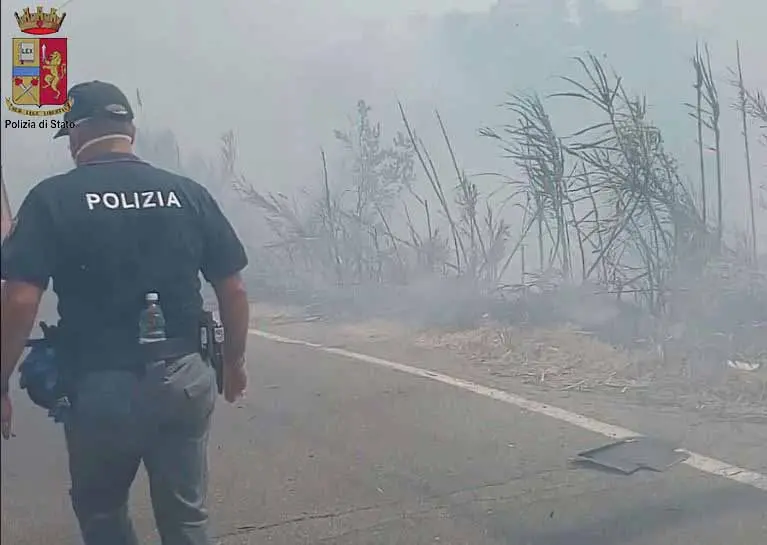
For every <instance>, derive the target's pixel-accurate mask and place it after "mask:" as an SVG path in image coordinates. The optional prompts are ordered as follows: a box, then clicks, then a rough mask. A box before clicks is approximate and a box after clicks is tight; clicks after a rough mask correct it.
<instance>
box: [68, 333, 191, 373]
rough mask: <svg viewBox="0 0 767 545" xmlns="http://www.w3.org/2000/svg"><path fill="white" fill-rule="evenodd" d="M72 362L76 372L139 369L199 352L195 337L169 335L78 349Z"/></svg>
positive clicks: (139, 370)
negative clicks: (150, 340) (139, 341)
mask: <svg viewBox="0 0 767 545" xmlns="http://www.w3.org/2000/svg"><path fill="white" fill-rule="evenodd" d="M78 352H79V354H77V355H76V356H74V358H73V360H74V361H73V362H72V363H73V364H74V368H75V369H76V373H78V374H79V373H83V372H86V373H87V372H95V371H118V370H120V371H122V370H125V371H136V372H139V373H141V372H143V371H144V370H145V369H146V367H147V366H148V365H150V364H152V363H155V362H159V361H164V360H177V359H179V358H182V357H184V356H188V355H189V354H195V353H199V352H200V343H199V341H198V340H197V339H187V338H183V337H180V338H172V339H165V340H161V341H154V342H151V343H145V344H135V345H131V346H129V347H126V346H124V345H121V346H115V347H113V348H110V349H106V348H101V347H100V348H99V350H96V351H91V350H88V349H84V350H80V351H78Z"/></svg>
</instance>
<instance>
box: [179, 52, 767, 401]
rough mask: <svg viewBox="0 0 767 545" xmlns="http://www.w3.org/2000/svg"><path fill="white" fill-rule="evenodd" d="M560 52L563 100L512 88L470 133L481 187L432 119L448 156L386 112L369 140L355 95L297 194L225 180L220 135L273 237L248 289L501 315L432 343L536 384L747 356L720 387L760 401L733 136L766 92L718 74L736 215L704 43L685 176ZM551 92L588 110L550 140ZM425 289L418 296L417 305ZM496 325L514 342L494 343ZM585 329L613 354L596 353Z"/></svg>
mask: <svg viewBox="0 0 767 545" xmlns="http://www.w3.org/2000/svg"><path fill="white" fill-rule="evenodd" d="M576 62H577V67H578V70H579V73H578V75H577V76H575V77H562V78H561V83H562V91H561V92H559V93H556V94H554V95H551V96H547V97H541V96H537V95H535V94H532V95H511V96H510V97H509V98H508V101H507V102H506V104H505V105H504V110H505V113H504V116H509V115H510V116H511V119H512V121H511V122H510V123H507V124H504V125H501V126H498V127H488V128H484V129H482V130H481V134H483V135H484V136H485V137H486V138H487V139H488V141H492V142H494V143H495V145H496V146H498V147H499V148H500V149H501V150H502V151H503V153H504V155H505V157H507V158H508V160H509V162H510V163H509V165H510V168H509V172H510V173H511V174H509V175H506V176H503V177H501V176H499V177H498V180H500V182H499V183H497V184H495V186H494V187H492V188H486V185H485V186H483V187H482V188H481V187H480V185H479V184H478V182H477V181H476V179H475V178H472V177H471V176H469V175H467V173H466V172H465V171H464V170H463V169H462V168H461V166H460V161H459V159H458V157H457V154H456V151H455V150H454V149H453V145H452V143H451V139H450V138H449V134H448V131H447V129H446V126H445V123H444V122H443V119H442V118H441V117H440V115H439V113H437V114H436V123H437V125H438V127H439V129H440V131H441V135H442V138H443V145H444V146H445V149H446V151H447V153H448V156H449V157H450V164H449V169H447V168H444V167H445V165H437V164H436V162H435V160H434V158H433V155H432V154H431V153H430V151H429V148H427V146H426V145H425V143H424V142H423V141H422V140H421V138H420V137H419V136H418V134H417V132H416V130H415V128H414V127H413V126H412V124H411V123H410V120H409V118H408V116H407V113H406V110H405V108H404V106H403V105H402V104H399V112H400V115H401V119H402V126H401V129H400V130H399V131H398V132H396V134H395V135H394V136H393V138H391V139H387V138H386V137H385V136H384V133H383V129H382V127H381V124H380V123H377V122H376V121H375V120H374V119H373V117H372V110H371V108H370V106H369V105H367V104H366V103H365V102H364V101H360V102H359V103H358V105H357V110H356V116H355V118H354V121H353V123H352V124H351V126H350V127H348V128H347V129H346V130H338V131H336V132H335V139H336V140H337V142H338V143H340V144H342V146H343V149H344V150H345V155H344V158H345V159H346V163H345V165H346V167H345V168H344V169H343V171H339V172H337V173H335V174H333V175H331V173H330V172H329V168H328V160H327V157H326V154H325V152H324V151H322V152H321V154H320V157H319V158H318V159H319V160H320V161H321V163H320V164H321V165H322V177H321V179H319V180H318V181H317V183H316V185H315V186H314V187H313V188H309V189H308V190H307V191H305V192H304V193H302V194H301V196H300V198H296V197H291V196H288V195H284V194H282V193H264V192H261V191H259V190H258V189H256V188H255V187H254V186H253V185H251V184H250V183H249V182H248V181H247V178H246V177H244V176H243V175H242V174H240V173H239V172H238V169H237V165H236V156H237V145H236V141H235V139H234V136H233V134H231V133H230V134H228V135H226V136H225V137H224V138H223V139H222V150H221V159H222V161H221V166H220V167H217V173H218V175H219V176H221V177H223V178H224V179H225V180H227V181H231V182H232V184H233V186H234V188H235V190H236V191H237V192H238V194H239V195H240V196H241V198H242V199H243V200H244V201H246V202H248V203H250V204H252V205H253V206H254V207H256V208H257V209H258V210H259V212H260V213H261V214H262V215H263V217H264V219H265V220H266V222H267V225H268V227H269V229H270V230H271V232H272V235H273V242H272V243H271V244H269V245H267V246H265V247H264V248H262V249H261V250H259V255H258V256H257V257H255V258H254V259H253V262H254V263H255V264H256V266H255V267H254V271H252V279H251V280H252V282H253V286H252V289H253V291H254V293H256V294H257V295H258V297H259V298H261V299H267V300H269V299H270V300H273V301H281V302H287V303H298V304H304V305H310V306H311V308H312V312H313V313H314V314H325V315H329V314H334V313H337V312H338V311H343V310H348V309H349V308H352V307H353V308H355V311H357V312H358V315H357V318H359V313H360V312H363V309H362V307H364V311H366V312H367V316H368V317H373V316H377V315H378V316H380V315H387V316H395V317H396V316H405V317H407V316H408V315H412V314H413V313H416V314H417V313H418V311H419V310H420V309H421V307H424V306H429V305H434V306H435V307H436V308H439V309H440V314H442V315H443V316H444V315H445V314H449V315H450V316H454V317H455V318H456V319H455V320H453V323H445V320H443V321H442V322H441V323H440V325H451V326H454V328H455V327H458V328H461V329H467V328H468V329H470V328H471V327H476V326H478V324H479V321H480V320H482V319H485V320H487V319H492V320H494V321H495V322H496V323H500V324H503V325H502V326H498V327H497V328H495V329H494V330H492V331H491V330H488V329H480V330H477V331H475V332H474V333H473V334H470V333H465V332H464V333H455V332H454V333H451V334H450V335H452V336H447V337H445V336H441V337H440V336H439V335H437V336H435V337H433V338H432V340H431V341H430V342H433V343H436V344H437V345H440V346H448V347H452V348H454V349H457V350H461V351H466V352H468V353H470V354H473V355H474V356H475V357H480V358H481V359H483V360H489V359H494V360H495V361H496V362H500V363H498V365H500V369H501V370H500V371H498V372H504V371H502V369H504V368H505V369H509V370H510V371H508V372H514V373H529V374H530V377H529V378H530V379H531V380H538V381H541V380H543V379H541V378H540V377H541V375H547V376H548V380H549V381H559V382H558V386H559V387H562V388H578V389H583V388H588V387H591V386H593V385H594V384H596V382H599V383H600V384H608V383H610V384H611V386H610V387H611V388H612V387H614V388H617V389H619V390H620V389H626V388H630V387H635V386H636V385H637V384H639V383H642V381H645V382H646V381H648V380H651V379H652V380H655V379H657V377H659V376H665V377H666V378H667V379H668V380H671V378H669V377H677V378H679V377H685V380H687V383H688V387H689V384H692V383H693V382H695V380H697V379H694V377H693V376H692V374H694V373H692V371H690V370H691V369H721V370H727V369H728V368H727V366H726V362H727V361H728V360H735V359H740V360H747V361H749V362H758V363H760V364H761V365H762V371H760V372H758V373H756V374H753V375H750V376H749V378H747V379H743V380H744V381H746V382H747V383H748V384H749V386H748V387H744V388H745V390H744V388H741V386H743V384H745V383H743V382H741V383H738V384H739V385H740V386H738V388H734V389H732V388H729V387H728V388H729V389H727V391H737V392H739V393H738V394H737V395H738V396H740V398H742V397H743V395H744V394H743V393H742V392H743V391H747V392H749V393H748V395H746V396H745V399H746V400H747V401H748V402H751V403H756V404H763V403H764V399H765V398H764V396H765V394H764V391H765V377H764V374H763V371H764V369H765V368H767V344H765V342H766V341H765V339H767V310H766V309H767V279H766V277H765V275H764V273H763V272H760V270H759V261H760V253H759V252H760V248H759V239H758V232H757V221H756V218H757V215H758V214H760V213H762V214H763V213H764V212H763V211H764V210H765V209H767V207H766V206H765V202H764V188H760V187H759V182H758V180H759V179H760V178H759V177H760V176H762V178H763V172H755V171H752V167H755V165H752V158H751V153H752V152H751V146H752V145H754V144H756V143H757V142H758V143H759V144H758V145H762V144H767V103H765V98H764V94H763V93H762V92H761V91H759V90H752V89H749V88H748V87H747V86H746V84H745V83H744V76H743V68H742V66H741V63H740V54H739V51H738V57H737V68H736V69H735V70H733V71H732V76H733V78H732V81H731V82H730V83H731V84H732V85H733V86H734V88H735V90H736V91H737V96H738V99H737V101H736V103H735V104H734V110H735V111H736V113H737V114H738V115H739V120H740V123H741V125H742V127H741V128H742V133H743V144H744V146H743V150H744V154H743V158H744V160H745V161H746V164H747V166H748V169H747V171H748V176H747V180H744V181H743V183H744V184H748V195H749V196H750V202H749V208H748V210H749V217H748V218H747V221H746V222H745V224H744V225H739V224H738V222H736V221H732V220H733V219H732V218H731V221H730V222H728V220H727V218H725V217H724V210H725V208H724V206H723V200H724V199H725V192H726V190H725V189H724V187H725V186H726V184H727V183H732V181H728V180H724V179H723V176H724V174H723V170H722V164H723V156H722V155H723V151H722V150H723V146H722V138H723V134H722V129H721V122H722V116H724V115H727V108H726V107H724V106H723V105H722V103H721V101H722V99H721V96H722V90H721V89H720V88H719V83H718V82H717V81H716V79H715V78H714V76H713V73H712V68H711V61H710V55H709V52H708V48H707V47H706V48H703V50H702V51H701V50H700V49H699V48H698V49H696V51H695V55H694V56H693V58H692V69H693V70H692V74H693V81H692V83H693V84H694V89H695V100H694V101H693V102H691V103H690V104H687V105H686V106H687V107H688V108H689V113H690V115H691V117H692V118H693V119H694V121H695V125H696V132H697V142H698V152H699V159H700V161H699V164H698V165H697V166H696V170H697V178H698V180H697V181H696V182H694V183H692V184H690V183H689V182H687V179H688V178H687V177H685V176H683V175H682V174H681V172H680V165H679V164H678V163H677V161H676V160H675V158H674V157H673V156H672V155H671V154H670V153H669V151H668V150H667V148H666V146H665V143H664V139H663V134H662V130H661V128H660V127H657V126H656V125H654V124H653V122H652V120H651V119H650V118H649V116H648V110H647V100H646V98H645V97H643V96H634V95H632V94H630V93H629V92H628V91H627V90H626V87H625V86H624V83H623V80H622V78H621V77H620V76H619V75H618V74H616V73H614V72H612V71H610V70H608V69H606V68H605V67H604V66H603V65H602V64H601V63H600V61H599V60H598V59H597V57H595V56H592V55H587V56H585V57H583V58H579V59H576ZM551 101H570V103H571V104H572V105H573V106H574V107H576V108H579V110H580V111H586V110H589V111H591V112H592V115H591V118H592V119H593V120H594V121H593V123H592V124H591V125H590V126H588V127H584V128H582V129H580V130H578V131H576V132H574V133H573V134H566V135H562V134H559V133H558V132H557V130H556V128H555V127H556V126H557V124H556V122H555V120H554V119H552V118H551V117H550V115H549V113H548V105H549V104H550V103H551ZM754 131H756V132H757V133H758V134H757V137H754V134H753V133H754ZM691 137H692V136H691ZM165 145H166V147H168V146H169V144H167V143H166V144H165ZM171 147H172V146H171ZM712 156H713V157H714V168H713V169H709V168H707V161H706V157H712ZM731 160H735V159H731ZM446 170H450V171H451V172H452V175H451V176H450V179H449V180H448V179H446V178H445V175H444V172H445V171H446ZM738 183H740V182H738ZM712 210H713V211H714V213H713V214H712V213H711V211H712ZM760 210H761V211H762V212H760ZM741 232H742V234H741ZM762 257H763V256H762ZM512 277H514V279H512ZM424 283H426V284H429V285H430V286H431V287H432V288H433V289H432V290H431V291H430V292H428V293H430V295H429V296H428V297H426V298H425V299H424V296H423V295H422V294H423V290H422V289H421V288H422V287H423V286H424ZM435 286H436V288H434V287H435ZM409 288H412V289H409ZM427 291H428V290H427ZM459 292H460V293H461V294H462V296H460V297H459V296H456V294H457V293H459ZM418 293H420V294H421V295H417V294H418ZM361 299H365V303H364V304H362V305H359V304H357V306H355V303H358V301H359V300H361ZM468 301H470V302H471V303H470V304H469V303H467V302H468ZM450 305H452V306H453V307H455V308H452V309H451V310H450V311H446V310H445V308H446V306H450ZM392 307H396V310H395V311H392V312H389V313H388V314H387V311H391V309H392ZM596 309H601V310H596ZM602 311H604V312H602ZM595 315H597V317H595ZM419 316H421V314H419ZM422 322H423V323H421V324H420V325H423V326H430V325H434V322H433V321H430V320H428V319H424V320H422ZM504 327H513V329H503V328H504ZM498 328H500V329H498ZM563 328H564V329H563ZM573 329H575V330H577V331H580V332H581V333H573ZM524 331H527V332H528V334H527V336H525V335H524V334H522V333H520V332H524ZM546 331H548V332H549V333H545V332H546ZM508 332H513V334H512V333H508ZM586 333H587V334H586ZM467 335H468V336H470V335H474V336H473V337H471V338H472V339H473V340H471V341H467V340H466V336H467ZM504 335H506V336H507V337H508V339H511V340H512V341H513V342H506V341H503V342H501V341H499V339H501V340H502V339H505V338H507V337H504ZM509 335H510V336H509ZM596 338H601V339H602V340H603V341H607V342H609V343H611V344H613V345H615V347H616V348H612V347H608V346H605V345H601V346H599V347H598V348H595V347H597V346H598V343H597V341H596V340H595V339H596ZM563 339H565V340H564V341H563ZM573 339H575V340H577V342H571V341H573ZM562 342H564V343H565V345H567V346H569V348H567V347H560V346H559V344H561V343H562ZM499 343H500V345H499ZM558 343H559V344H558ZM584 343H585V344H584ZM585 345H588V347H589V349H588V350H582V349H583V347H584V346H585ZM499 346H501V347H500V348H499ZM574 346H575V348H574ZM531 353H545V354H548V356H546V358H544V359H545V360H546V361H545V363H544V364H542V365H543V369H540V368H538V367H534V366H533V367H531V366H530V365H529V363H530V361H532V360H531V359H530V354H531ZM478 354H484V355H483V356H478ZM637 354H640V356H637ZM552 355H556V357H551V356H552ZM533 359H534V358H533ZM637 361H642V362H645V363H642V364H641V365H640V366H639V367H637V365H638V364H637ZM648 361H652V362H653V363H652V365H649V364H647V362H648ZM621 362H623V363H621ZM648 365H649V367H648ZM512 369H513V371H511V370H512ZM595 370H598V373H597V374H598V375H599V376H598V377H596V378H595V376H594V371H595ZM659 370H660V371H659ZM727 373H730V375H732V374H733V373H736V374H737V373H739V372H738V371H731V370H730V371H726V372H725V374H727ZM708 375H709V373H707V376H708ZM742 375H743V376H745V375H746V373H745V372H743V373H742ZM730 380H731V379H730V378H727V381H730ZM736 380H738V379H736ZM754 380H756V384H757V386H756V387H753V388H752V387H751V386H750V384H751V383H752V382H753V381H754ZM595 381H596V382H595ZM717 384H719V385H720V386H721V385H722V384H724V382H721V381H720V382H719V383H717ZM712 388H713V386H712Z"/></svg>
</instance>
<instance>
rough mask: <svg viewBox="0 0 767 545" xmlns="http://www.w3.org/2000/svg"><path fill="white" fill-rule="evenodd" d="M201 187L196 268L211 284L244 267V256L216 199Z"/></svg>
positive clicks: (246, 263)
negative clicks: (199, 260) (199, 251)
mask: <svg viewBox="0 0 767 545" xmlns="http://www.w3.org/2000/svg"><path fill="white" fill-rule="evenodd" d="M201 189H202V191H201V193H202V195H201V201H202V202H201V206H200V215H201V218H202V241H203V254H202V265H201V267H200V269H201V270H202V274H203V276H204V277H205V280H207V281H208V282H210V283H211V284H212V283H215V282H217V281H219V280H223V279H224V278H227V277H228V276H231V275H233V274H235V273H238V272H240V271H241V270H242V269H244V268H245V267H246V266H247V265H248V256H247V255H246V254H245V248H244V247H243V246H242V242H240V239H239V238H238V237H237V233H235V232H234V228H233V227H232V224H231V223H229V220H228V219H226V216H224V214H223V212H221V208H220V207H219V206H218V203H217V202H216V200H215V199H214V198H213V196H212V195H211V194H210V193H209V192H208V190H207V189H205V188H201Z"/></svg>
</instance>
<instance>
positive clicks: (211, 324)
mask: <svg viewBox="0 0 767 545" xmlns="http://www.w3.org/2000/svg"><path fill="white" fill-rule="evenodd" d="M200 354H201V355H202V357H203V358H204V359H205V360H206V361H208V362H209V363H210V365H211V367H213V370H214V371H215V372H216V387H217V388H218V393H219V394H221V393H223V391H224V326H223V325H222V324H221V322H220V321H219V320H218V319H216V317H215V316H214V315H213V313H212V312H210V311H203V312H202V315H201V316H200Z"/></svg>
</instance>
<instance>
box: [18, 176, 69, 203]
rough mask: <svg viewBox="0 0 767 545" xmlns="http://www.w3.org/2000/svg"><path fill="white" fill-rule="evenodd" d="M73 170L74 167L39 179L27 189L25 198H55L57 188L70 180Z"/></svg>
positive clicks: (65, 185) (65, 184)
mask: <svg viewBox="0 0 767 545" xmlns="http://www.w3.org/2000/svg"><path fill="white" fill-rule="evenodd" d="M73 172H74V169H73V170H70V171H68V172H64V173H61V174H55V175H53V176H49V177H48V178H44V179H42V180H40V181H39V182H37V183H36V184H35V185H34V186H32V189H30V190H29V193H28V194H27V198H28V199H43V200H48V199H56V197H57V193H58V191H59V188H60V187H62V186H64V187H67V186H68V184H67V182H68V181H71V178H72V174H73Z"/></svg>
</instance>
